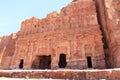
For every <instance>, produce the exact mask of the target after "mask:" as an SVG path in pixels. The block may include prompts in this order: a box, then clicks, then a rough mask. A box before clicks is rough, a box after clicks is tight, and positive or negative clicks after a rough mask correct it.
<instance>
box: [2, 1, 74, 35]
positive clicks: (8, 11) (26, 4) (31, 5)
mask: <svg viewBox="0 0 120 80" xmlns="http://www.w3.org/2000/svg"><path fill="white" fill-rule="evenodd" d="M71 1H72V0H0V36H4V35H9V34H11V33H15V32H17V31H18V30H19V29H20V26H21V22H22V21H23V20H25V19H29V18H31V17H32V16H35V17H37V18H44V17H46V15H47V13H50V12H52V11H58V12H60V9H61V8H62V7H64V6H66V5H67V4H69V3H70V2H71Z"/></svg>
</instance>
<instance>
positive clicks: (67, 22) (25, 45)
mask: <svg viewBox="0 0 120 80" xmlns="http://www.w3.org/2000/svg"><path fill="white" fill-rule="evenodd" d="M101 34H102V33H101V31H100V26H99V24H98V21H97V13H96V7H95V2H94V1H92V0H85V1H82V0H79V1H74V2H72V3H70V4H69V5H68V6H66V7H64V8H63V9H62V10H61V12H60V14H59V13H57V12H55V11H54V12H52V13H50V14H48V15H47V17H46V18H44V19H37V18H35V17H33V18H31V19H28V20H25V21H23V22H22V25H21V29H20V31H19V33H18V39H17V40H16V44H15V55H14V56H13V60H12V63H11V68H19V63H20V59H24V60H25V62H24V68H25V69H27V68H31V65H32V62H34V60H35V59H36V56H41V55H51V57H52V63H51V67H52V68H59V67H58V62H59V55H60V53H65V54H66V56H67V66H66V68H79V69H84V68H88V66H87V61H86V57H87V56H91V57H92V62H93V68H105V60H104V50H103V43H102V40H101V39H102V36H101ZM98 63H99V64H98Z"/></svg>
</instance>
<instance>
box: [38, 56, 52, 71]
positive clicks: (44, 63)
mask: <svg viewBox="0 0 120 80" xmlns="http://www.w3.org/2000/svg"><path fill="white" fill-rule="evenodd" d="M39 69H51V55H49V56H39Z"/></svg>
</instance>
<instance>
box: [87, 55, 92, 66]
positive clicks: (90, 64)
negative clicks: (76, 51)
mask: <svg viewBox="0 0 120 80" xmlns="http://www.w3.org/2000/svg"><path fill="white" fill-rule="evenodd" d="M87 65H88V68H92V59H91V57H90V56H88V57H87Z"/></svg>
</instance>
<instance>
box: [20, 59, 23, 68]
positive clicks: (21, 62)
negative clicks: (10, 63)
mask: <svg viewBox="0 0 120 80" xmlns="http://www.w3.org/2000/svg"><path fill="white" fill-rule="evenodd" d="M23 64H24V60H23V59H21V60H20V64H19V68H20V69H22V68H23Z"/></svg>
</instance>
